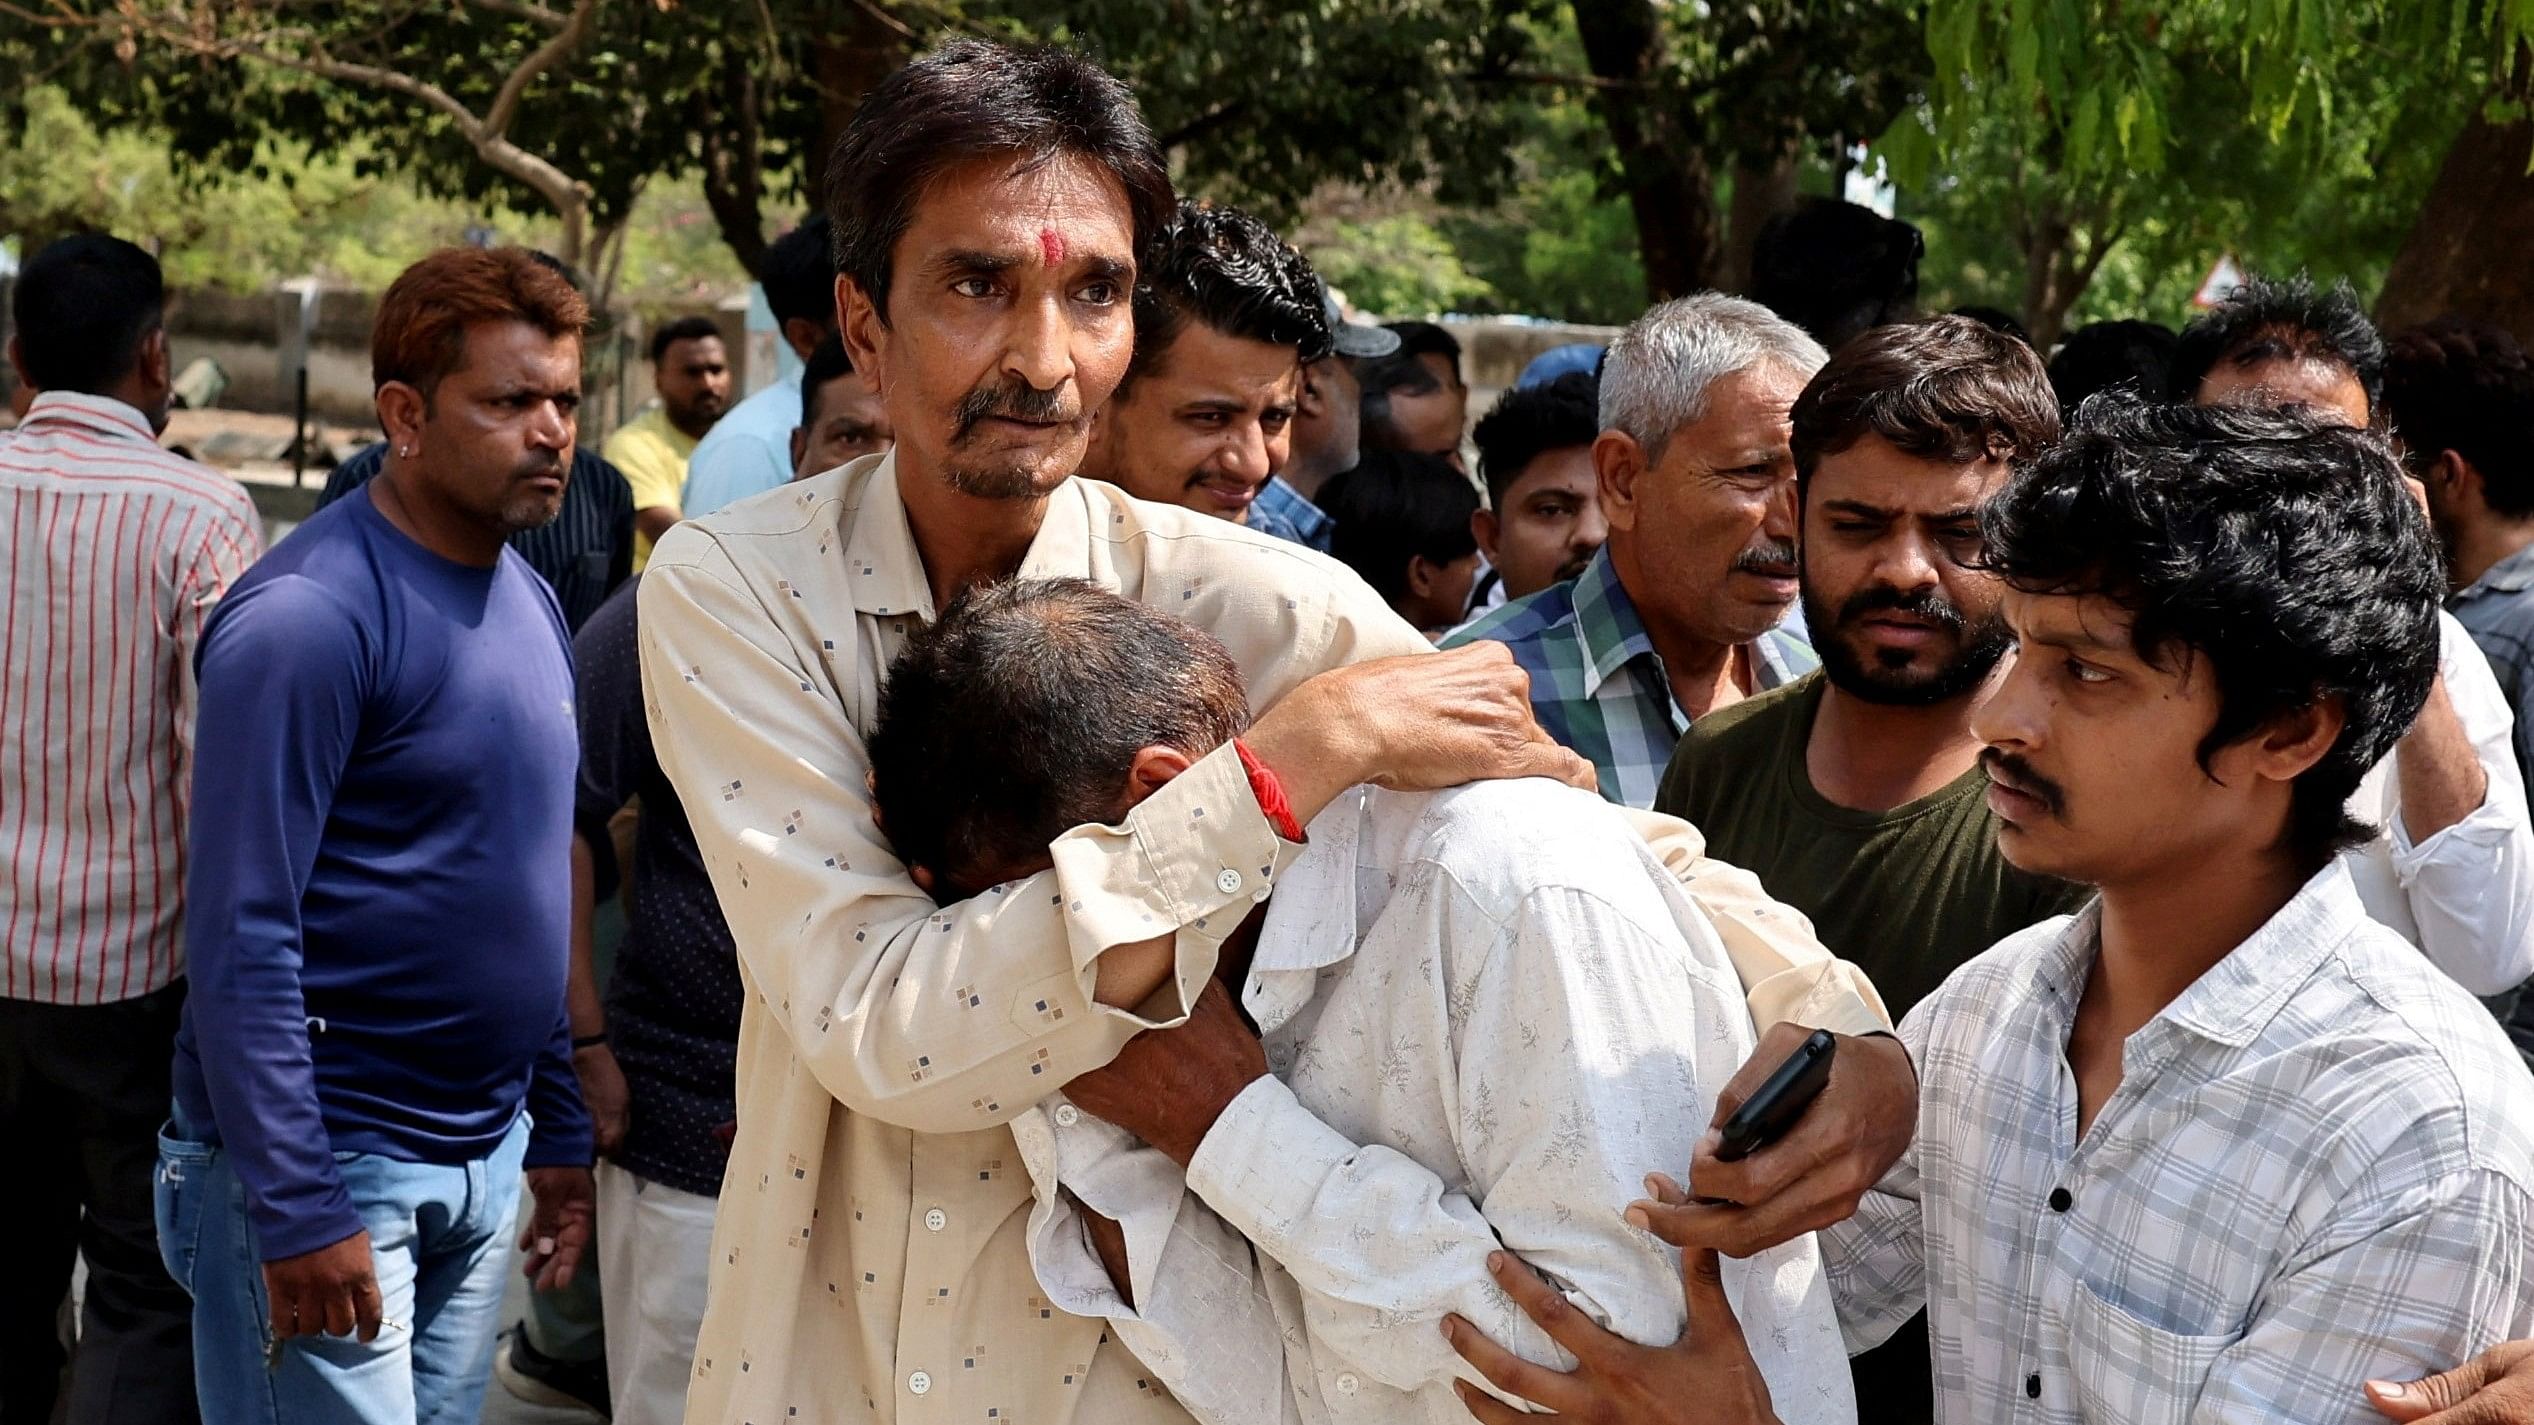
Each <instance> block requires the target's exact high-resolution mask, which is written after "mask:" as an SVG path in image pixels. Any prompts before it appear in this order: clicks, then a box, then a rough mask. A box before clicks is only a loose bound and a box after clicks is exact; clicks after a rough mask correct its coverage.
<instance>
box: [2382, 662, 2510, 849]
mask: <svg viewBox="0 0 2534 1425" xmlns="http://www.w3.org/2000/svg"><path fill="white" fill-rule="evenodd" d="M2393 757H2394V765H2395V768H2396V770H2397V771H2399V772H2400V774H2401V778H2402V804H2401V814H2402V830H2403V833H2404V835H2405V836H2406V837H2407V838H2408V839H2409V840H2410V841H2411V842H2412V843H2413V844H2414V845H2416V844H2418V843H2419V842H2422V841H2426V840H2428V839H2429V838H2430V837H2432V836H2435V835H2436V834H2437V833H2439V832H2441V831H2444V830H2445V829H2446V828H2448V827H2450V826H2453V825H2454V824H2455V823H2457V822H2459V821H2462V820H2463V819H2464V818H2465V817H2467V816H2470V815H2472V813H2473V812H2474V810H2475V809H2477V808H2478V807H2479V806H2480V805H2481V803H2482V799H2483V798H2484V797H2486V796H2488V795H2489V792H2490V776H2489V773H2488V772H2486V771H2484V770H2483V768H2482V766H2481V760H2480V758H2479V757H2478V756H2476V755H2475V754H2474V752H2473V746H2472V737H2471V735H2470V734H2469V733H2467V732H2466V731H2465V730H2464V722H2463V719H2462V718H2461V717H2460V716H2458V715H2457V714H2456V712H2455V702H2454V699H2453V698H2451V697H2449V696H2448V695H2447V692H2446V679H2445V678H2444V677H2443V676H2442V675H2441V676H2440V677H2439V678H2438V680H2437V681H2436V682H2435V683H2434V684H2432V685H2431V686H2430V688H2429V692H2428V702H2427V703H2426V704H2424V705H2423V706H2422V707H2421V708H2420V716H2419V720H2418V721H2416V722H2414V723H2412V724H2411V730H2410V732H2409V733H2408V734H2406V735H2405V736H2404V737H2403V739H2402V740H2401V742H2399V743H2398V744H2396V745H2395V747H2394V752H2393Z"/></svg>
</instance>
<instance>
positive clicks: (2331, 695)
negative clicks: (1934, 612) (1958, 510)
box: [1980, 395, 2445, 867]
mask: <svg viewBox="0 0 2534 1425" xmlns="http://www.w3.org/2000/svg"><path fill="white" fill-rule="evenodd" d="M1980 527H1981V532H1982V534H1983V536H1984V537H1985V540H1986V546H1987V552H1986V555H1985V560H1986V563H1987V565H1988V567H1989V568H1990V569H1991V570H1993V571H1994V572H1996V573H1997V574H1999V575H2000V576H2002V577H2003V578H2004V579H2005V580H2006V582H2007V583H2008V584H2009V585H2011V586H2012V587H2014V588H2017V589H2020V590H2023V591H2025V592H2027V593H2036V594H2094V595H2101V596H2103V597H2106V598H2109V599H2111V600H2112V601H2113V602H2115V603H2117V604H2119V605H2120V606H2121V607H2123V608H2124V609H2126V610H2128V611H2129V613H2130V615H2131V618H2132V623H2131V629H2130V641H2131V645H2132V647H2133V648H2134V649H2135V650H2136V651H2137V653H2138V656H2139V657H2141V658H2142V659H2145V660H2147V661H2148V662H2149V663H2151V664H2154V665H2156V666H2159V667H2166V668H2170V667H2172V666H2174V658H2173V655H2174V653H2175V652H2176V651H2177V650H2187V651H2189V652H2190V653H2192V654H2195V655H2197V656H2198V657H2200V658H2203V659H2205V660H2206V662H2207V664H2208V666H2209V668H2210V669H2211V670H2212V671H2213V673H2214V675H2215V677H2216V679H2217V691H2218V698H2219V708H2218V714H2217V725H2216V726H2215V727H2213V728H2212V729H2210V731H2209V734H2208V736H2207V737H2206V738H2204V739H2202V740H2201V742H2200V747H2199V760H2200V765H2201V766H2202V768H2203V769H2205V768H2206V767H2207V765H2208V761H2209V758H2210V757H2211V756H2213V755H2214V754H2215V753H2216V751H2217V750H2218V749H2219V748H2221V747H2224V746H2226V745H2228V744H2229V743H2232V742H2235V741H2238V740H2240V739H2241V738H2243V737H2245V736H2247V735H2249V734H2251V733H2252V732H2254V731H2255V730H2257V729H2258V728H2260V727H2261V726H2262V725H2263V724H2264V723H2266V722H2268V721H2269V720H2271V719H2272V718H2275V717H2278V716H2280V715H2282V714H2286V713H2292V712H2295V711H2297V710H2299V709H2302V708H2307V707H2312V706H2314V705H2316V704H2318V703H2320V702H2322V701H2323V700H2325V699H2337V700H2338V701H2339V703H2340V704H2341V708H2342V713H2343V717H2344V723H2343V726H2342V728H2341V733H2340V737H2339V739H2338V740H2337V741H2335V742H2334V743H2333V744H2332V748H2331V751H2329V752H2328V753H2326V754H2324V756H2323V758H2322V760H2321V761H2319V762H2317V763H2315V764H2314V766H2313V767H2312V768H2310V769H2308V770H2307V771H2306V772H2305V773H2304V774H2303V775H2302V776H2300V777H2298V778H2297V780H2296V784H2295V787H2294V789H2293V800H2292V803H2291V807H2290V811H2289V819H2288V829H2287V834H2286V838H2285V845H2286V848H2287V850H2288V851H2289V852H2290V853H2291V854H2292V855H2294V856H2295V857H2296V858H2297V859H2298V860H2299V861H2300V862H2303V863H2305V864H2307V865H2309V866H2313V867H2319V866H2321V865H2322V864H2323V862H2324V861H2325V860H2327V859H2329V857H2330V856H2331V855H2332V854H2333V853H2334V852H2335V851H2337V850H2339V849H2340V848H2342V847H2345V846H2351V845H2355V844H2358V843H2360V842H2362V841H2364V840H2366V839H2367V838H2368V837H2370V836H2371V835H2373V831H2372V829H2371V828H2369V827H2366V826H2364V825H2361V824H2359V823H2358V822H2356V821H2354V820H2352V819H2351V818H2350V816H2349V814H2348V812H2347V810H2346V807H2347V803H2348V801H2349V798H2350V795H2351V793H2353V792H2355V791H2356V790H2357V788H2358V782H2359V779H2360V778H2362V777H2364V776H2365V775H2366V774H2367V771H2368V769H2369V768H2371V767H2373V766H2375V765H2376V763H2377V762H2379V761H2381V760H2383V758H2384V757H2385V755H2386V754H2387V753H2389V752H2391V751H2392V750H2393V746H2394V744H2395V743H2396V742H2398V741H2400V740H2401V737H2402V735H2403V734H2404V733H2405V732H2407V731H2408V730H2409V729H2410V726H2411V722H2412V719H2414V718H2416V717H2417V716H2418V715H2419V711H2420V707H2421V705H2422V704H2423V703H2424V702H2426V701H2427V698H2428V690H2429V685H2430V683H2431V682H2432V681H2433V680H2434V679H2435V678H2436V676H2437V659H2438V631H2437V611H2438V607H2439V602H2440V599H2441V596H2442V595H2443V594H2444V593H2445V576H2444V572H2443V571H2442V570H2441V569H2440V567H2439V564H2438V558H2437V553H2436V549H2435V546H2434V544H2433V543H2432V542H2431V539H2430V536H2429V529H2428V521H2427V518H2426V517H2425V516H2423V515H2422V514H2421V513H2420V509H2419V506H2418V504H2417V503H2415V502H2414V501H2413V500H2412V498H2411V496H2410V493H2409V492H2408V491H2407V490H2406V489H2405V488H2404V486H2403V484H2402V480H2401V471H2400V469H2399V468H2398V467H2397V466H2396V465H2395V463H2394V459H2393V452H2392V450H2391V448H2390V447H2389V446H2388V445H2387V443H2386V442H2385V440H2384V438H2383V437H2381V436H2379V435H2375V434H2373V433H2371V432H2367V431H2361V430H2352V429H2350V428H2348V427H2346V426H2339V425H2325V424H2321V423H2318V422H2316V421H2314V420H2312V419H2310V418H2308V417H2306V416H2304V415H2303V414H2301V413H2298V412H2294V411H2263V410H2252V409H2245V408H2239V407H2198V406H2187V405H2149V404H2145V403H2141V402H2136V401H2132V400H2129V399H2128V398H2126V397H2122V396H2117V395H2112V396H2097V397H2095V398H2094V399H2093V400H2091V401H2088V402H2086V403H2085V405H2084V407H2083V408H2082V409H2080V410H2079V411H2078V413H2077V420H2076V425H2075V428H2074V429H2073V430H2071V431H2070V432H2069V433H2068V436H2067V438H2066V439H2064V440H2063V441H2061V442H2060V443H2059V444H2058V445H2057V446H2055V447H2053V448H2051V449H2050V450H2049V451H2046V452H2044V453H2043V454H2042V455H2041V456H2040V457H2039V458H2038V459H2036V460H2034V461H2032V462H2031V463H2030V464H2028V465H2026V466H2024V467H2023V468H2021V469H2020V470H2018V471H2017V473H2016V474H2015V475H2014V476H2013V477H2012V478H2011V479H2009V480H2008V482H2007V484H2006V487H2005V489H2004V490H2002V491H2000V492H1999V493H1998V494H1997V496H1996V497H1994V498H1993V499H1991V500H1990V501H1989V502H1988V503H1987V504H1986V505H1984V506H1983V507H1982V508H1981V515H1980Z"/></svg>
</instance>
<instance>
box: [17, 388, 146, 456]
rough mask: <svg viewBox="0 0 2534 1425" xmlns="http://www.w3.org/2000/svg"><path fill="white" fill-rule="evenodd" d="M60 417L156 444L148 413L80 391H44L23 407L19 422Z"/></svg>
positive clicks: (110, 432) (23, 423)
mask: <svg viewBox="0 0 2534 1425" xmlns="http://www.w3.org/2000/svg"><path fill="white" fill-rule="evenodd" d="M48 420H53V421H64V422H67V423H69V424H71V425H77V426H84V427H86V428H88V429H89V430H94V431H102V432H104V433H106V434H108V435H116V436H125V437H128V438H130V439H133V440H141V441H147V442H148V443H150V444H151V445H156V444H158V432H156V431H154V430H151V429H150V419H149V417H147V416H145V415H142V414H141V412H140V410H139V408H137V407H134V406H128V405H125V404H124V403H123V402H121V401H118V400H116V399H115V398H114V397H112V396H91V395H89V394H87V393H86V392H84V391H46V392H44V393H42V394H41V395H38V396H37V397H36V398H35V400H34V402H33V403H31V404H30V405H28V407H27V408H26V419H25V421H23V422H22V423H21V425H22V426H31V425H34V424H36V423H37V422H39V421H48Z"/></svg>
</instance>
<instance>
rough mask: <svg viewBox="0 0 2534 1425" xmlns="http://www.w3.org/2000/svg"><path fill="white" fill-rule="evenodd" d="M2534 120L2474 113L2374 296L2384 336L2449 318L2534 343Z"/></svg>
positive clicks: (2457, 137) (2439, 171)
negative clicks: (2532, 252)
mask: <svg viewBox="0 0 2534 1425" xmlns="http://www.w3.org/2000/svg"><path fill="white" fill-rule="evenodd" d="M2529 159H2534V119H2528V118H2519V119H2516V120H2514V121H2512V122H2508V123H2492V122H2490V121H2489V120H2488V119H2487V118H2484V117H2482V116H2480V115H2475V116H2474V117H2473V119H2472V121H2471V122H2469V123H2467V124H2465V125H2464V128H2463V132H2462V133H2460V134H2458V135H2456V137H2455V143H2454V146H2453V147H2452V148H2449V149H2448V150H2446V161H2445V163H2444V164H2442V165H2441V166H2440V167H2439V168H2438V170H2437V181H2436V182H2435V183H2434V184H2432V185H2430V187H2429V190H2428V198H2427V200H2426V201H2425V202H2423V203H2422V204H2421V205H2420V215H2419V217H2418V218H2417V219H2416V220H2415V221H2413V223H2412V224H2411V234H2410V236H2409V237H2408V238H2406V239H2404V240H2403V243H2402V250H2401V251H2400V252H2399V253H2397V254H2395V255H2394V259H2393V267H2392V270H2391V271H2389V272H2387V273H2386V274H2385V278H2384V290H2383V292H2382V293H2381V294H2379V295H2378V296H2377V298H2376V324H2377V325H2378V326H2381V327H2383V328H2385V329H2386V330H2388V331H2391V330H2394V329H2396V328H2400V327H2406V326H2410V325H2413V324H2414V323H2418V322H2424V321H2427V320H2429V319H2430V318H2432V317H2437V316H2443V315H2445V314H2447V313H2449V312H2456V313H2461V314H2463V315H2465V316H2470V317H2478V318H2480V319H2482V320H2484V321H2488V322H2493V323H2496V324H2497V325H2499V326H2502V327H2505V328H2507V329H2508V330H2509V331H2510V332H2513V333H2515V335H2516V337H2517V339H2518V340H2519V341H2522V342H2525V343H2527V344H2529V345H2534V261H2529V260H2528V257H2527V253H2528V250H2529V246H2534V237H2529V234H2534V173H2529V172H2528V171H2527V163H2528V160H2529Z"/></svg>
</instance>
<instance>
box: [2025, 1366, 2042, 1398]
mask: <svg viewBox="0 0 2534 1425" xmlns="http://www.w3.org/2000/svg"><path fill="white" fill-rule="evenodd" d="M2024 1394H2026V1395H2029V1396H2031V1397H2032V1398H2033V1399H2035V1400H2039V1399H2041V1372H2039V1371H2034V1372H2033V1373H2032V1374H2031V1375H2028V1376H2026V1377H2024Z"/></svg>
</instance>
